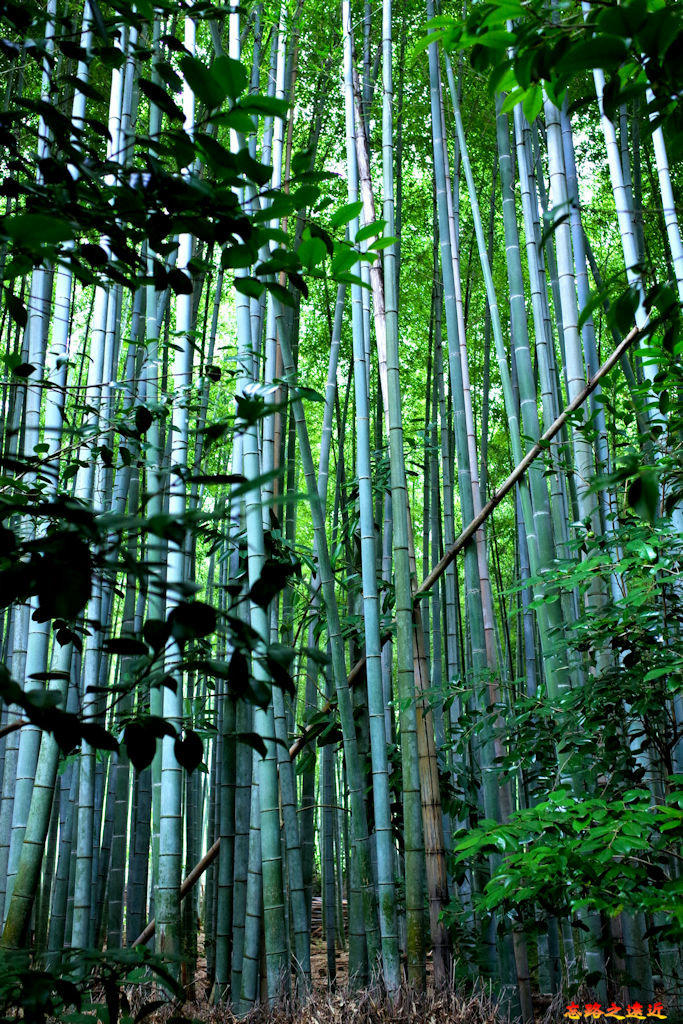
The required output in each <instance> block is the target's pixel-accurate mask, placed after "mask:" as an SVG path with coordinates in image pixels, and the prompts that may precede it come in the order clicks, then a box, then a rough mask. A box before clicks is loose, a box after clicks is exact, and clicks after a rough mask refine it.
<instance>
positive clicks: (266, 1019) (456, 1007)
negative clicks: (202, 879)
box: [131, 934, 566, 1024]
mask: <svg viewBox="0 0 683 1024" xmlns="http://www.w3.org/2000/svg"><path fill="white" fill-rule="evenodd" d="M199 953H200V955H199V960H198V965H197V973H196V976H195V990H194V998H192V999H188V1000H187V1001H186V1002H185V1004H184V1005H183V1006H182V1008H180V1007H178V1005H177V1004H175V1005H174V1006H170V1005H169V1006H167V1007H164V1008H163V1009H161V1010H159V1011H157V1013H155V1014H154V1017H153V1024H172V1022H173V1019H174V1018H175V1020H176V1021H177V1020H178V1018H181V1019H182V1018H184V1019H185V1020H189V1021H193V1022H195V1021H196V1022H198V1024H514V1022H509V1018H508V1015H507V1014H502V1013H501V1012H500V1010H499V1009H498V1007H497V1006H496V1001H495V999H493V998H492V997H491V996H490V995H489V994H487V993H486V992H485V991H481V992H479V993H476V994H471V993H465V992H464V991H457V990H453V989H449V990H445V991H438V992H437V991H435V990H434V988H433V986H431V985H429V982H428V987H427V991H426V992H422V993H420V992H416V991H415V990H413V989H410V988H408V987H406V988H405V989H402V991H401V993H400V995H399V997H398V999H397V1000H396V1001H395V1002H394V1003H391V1002H390V1001H389V1000H388V999H386V998H385V996H384V995H383V994H382V993H381V992H379V991H378V990H376V989H375V990H373V989H362V990H360V991H355V990H351V989H350V988H349V985H348V952H347V950H346V949H338V950H337V952H336V970H337V978H336V987H335V990H334V991H329V990H328V987H327V949H326V946H325V941H324V939H323V938H322V936H319V935H315V934H314V936H313V941H312V944H311V978H312V983H313V994H312V996H311V998H310V999H309V1000H307V1001H306V1002H305V1003H304V1004H294V1003H291V1002H284V1001H283V1002H282V1003H279V1004H277V1005H275V1006H272V1007H269V1006H266V1005H265V1004H264V1003H261V1004H259V1005H257V1006H256V1007H255V1008H254V1009H253V1010H252V1011H251V1013H249V1014H248V1016H247V1017H242V1018H240V1017H236V1016H235V1015H234V1014H233V1013H232V1012H231V1010H230V1009H228V1008H227V1007H226V1006H225V1005H224V1004H223V1005H222V1006H214V1005H212V1004H211V1002H210V1001H209V991H208V979H207V974H206V960H205V958H204V955H203V935H200V942H199ZM140 995H141V993H136V995H135V996H133V998H132V999H131V1004H134V1003H137V1001H138V999H140ZM144 1001H145V1000H144V999H140V1002H141V1003H142V1002H144ZM555 1003H556V1005H555V1004H553V1005H549V1004H550V1000H549V998H544V997H540V998H539V999H538V1000H537V1001H535V1005H534V1011H535V1013H534V1016H535V1021H536V1024H558V1022H559V1021H561V1020H562V1013H563V1010H564V1009H565V1008H566V1007H565V1004H564V1003H562V1004H561V1005H560V1002H559V1001H557V1000H556V1001H555ZM131 1009H132V1010H133V1012H134V1013H135V1011H136V1009H137V1006H135V1005H131ZM148 1019H150V1018H148Z"/></svg>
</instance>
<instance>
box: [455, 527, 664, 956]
mask: <svg viewBox="0 0 683 1024" xmlns="http://www.w3.org/2000/svg"><path fill="white" fill-rule="evenodd" d="M636 512H637V509H636ZM622 522H623V525H621V526H620V527H619V528H618V529H617V530H616V533H615V535H614V536H613V537H612V538H611V539H610V540H608V539H607V538H606V537H598V538H595V537H593V538H591V537H583V538H582V546H583V548H584V553H583V557H582V558H580V559H579V560H577V559H576V558H571V559H567V560H566V561H558V562H557V563H555V564H554V565H553V566H552V567H551V569H549V570H547V571H546V574H545V575H547V576H548V577H550V578H552V581H553V591H552V592H550V593H549V592H548V591H546V596H545V597H543V598H540V599H538V600H537V602H536V603H537V604H541V603H542V602H543V601H547V600H558V599H559V595H560V594H561V593H562V592H563V591H564V592H566V593H571V592H572V591H576V592H577V594H578V599H579V602H580V603H581V605H582V606H583V607H584V612H583V614H582V615H581V616H580V617H579V618H578V619H577V620H576V621H575V622H573V623H571V624H568V629H567V633H566V636H567V637H568V639H569V643H570V647H571V649H573V651H574V652H575V654H576V656H577V657H580V658H581V659H582V661H583V665H584V666H585V670H586V674H585V678H584V681H583V685H581V686H578V687H576V688H574V689H570V690H567V691H566V692H565V693H563V694H562V695H561V696H560V697H559V698H557V699H556V700H551V699H550V698H549V697H548V696H547V695H546V694H545V693H539V694H538V695H537V696H535V697H531V698H529V697H522V696H518V697H517V698H516V699H515V702H514V706H513V707H512V708H506V707H504V706H496V707H490V708H489V709H488V715H481V714H478V713H476V712H474V713H471V712H470V713H468V712H465V713H463V715H461V716H460V720H459V722H458V729H457V730H456V735H458V736H460V744H459V747H458V748H457V752H458V753H459V754H460V758H456V759H457V760H464V758H463V756H462V755H463V752H464V751H466V749H467V745H468V743H469V738H470V736H471V735H472V734H477V733H482V732H484V731H485V730H486V729H489V730H491V729H494V728H498V729H499V730H500V734H501V738H502V739H503V743H504V748H505V751H506V752H505V755H504V756H503V758H502V761H499V764H498V770H499V772H500V774H501V778H505V779H507V780H508V781H510V780H514V779H515V778H516V777H518V773H519V772H520V770H521V771H522V773H523V778H524V780H525V783H526V785H525V790H524V796H523V807H522V809H521V810H519V811H517V812H515V813H514V814H512V816H511V817H510V818H509V820H508V821H507V822H505V823H503V824H499V823H496V822H493V821H487V820H481V819H480V817H479V812H478V801H477V780H476V778H475V780H474V783H475V785H474V787H472V786H471V780H468V779H467V776H466V774H463V773H462V772H461V783H460V788H459V792H458V793H457V795H456V800H455V801H454V802H453V805H452V809H453V811H454V812H455V813H456V814H457V815H458V817H459V818H460V820H462V819H463V818H464V817H465V816H467V817H469V820H470V823H471V827H470V828H469V829H467V830H461V831H460V833H459V834H457V835H456V836H454V857H453V864H454V871H455V874H456V877H462V875H463V871H464V868H465V866H466V865H469V866H472V867H476V868H477V870H479V871H484V872H485V873H486V874H488V869H489V867H490V865H491V864H492V863H493V861H492V860H491V858H492V856H493V857H494V858H495V865H496V866H495V867H494V868H492V870H491V874H490V878H489V879H488V881H487V882H486V884H485V885H484V887H483V888H482V890H481V891H480V892H479V893H478V895H477V896H476V897H475V906H476V908H477V910H478V912H479V913H481V914H484V915H486V914H490V913H493V912H497V913H500V914H503V915H505V914H512V915H513V916H514V917H515V918H517V919H518V920H519V921H520V922H521V923H522V924H523V925H524V926H525V927H529V928H533V927H535V924H534V920H535V918H534V910H533V907H534V905H537V906H540V907H541V908H542V909H543V911H544V912H545V913H546V914H548V915H557V916H558V917H562V916H566V915H569V916H570V917H572V918H573V921H574V923H575V924H577V921H578V918H577V916H576V915H577V914H579V912H580V911H581V910H582V909H583V908H586V909H587V910H589V911H594V912H604V913H605V914H607V915H609V916H615V915H617V914H618V913H620V912H621V911H622V910H625V911H627V912H629V913H637V912H642V913H644V914H646V915H659V916H658V917H657V922H658V923H657V927H656V928H654V927H653V928H652V929H651V931H650V934H651V935H652V936H653V940H654V941H660V940H662V941H663V940H672V941H674V942H680V941H681V939H683V912H682V910H681V905H682V904H681V880H680V878H679V877H678V872H677V870H676V867H675V865H676V862H677V860H678V856H679V850H680V843H681V839H682V838H683V777H682V776H680V775H677V774H675V764H674V760H673V753H674V749H675V747H676V745H677V744H678V743H680V736H679V735H678V733H677V731H676V730H677V727H676V723H675V721H674V717H673V706H672V699H673V697H674V696H675V695H677V694H680V692H681V690H682V689H683V640H682V638H681V630H680V626H681V618H680V607H679V601H678V596H677V595H678V594H679V592H680V585H681V576H680V573H681V564H682V558H683V540H682V538H681V537H680V535H679V534H678V533H677V532H676V531H675V530H673V528H672V526H671V524H670V523H669V522H668V521H666V520H664V521H662V520H658V521H657V522H656V523H654V524H653V523H650V522H649V516H646V517H644V521H643V519H641V518H639V517H638V516H637V515H636V514H634V513H633V512H632V511H630V510H629V509H628V508H626V509H624V511H623V512H622ZM609 573H613V574H614V577H615V579H616V580H617V581H618V585H619V587H620V590H621V597H614V598H613V599H612V600H611V601H608V602H605V603H603V604H601V605H600V606H599V607H597V608H592V609H591V610H588V608H586V606H585V605H584V601H585V598H586V595H587V594H588V592H589V590H590V588H591V585H592V583H593V582H594V580H595V578H596V576H599V577H602V578H603V579H604V578H605V577H606V576H607V575H608V574H609ZM544 578H545V576H544ZM534 582H535V581H533V580H532V581H531V585H533V583H534ZM463 772H464V770H463ZM570 775H571V776H572V778H573V780H574V782H573V786H570V785H569V784H568V783H567V779H568V778H569V776H570ZM468 781H470V786H468V785H467V783H468ZM460 917H461V910H460V909H459V908H458V907H456V906H455V905H452V907H451V912H450V914H449V916H448V919H449V921H450V923H451V925H453V927H456V926H458V927H461V926H460V924H459V922H460ZM648 920H651V918H650V917H649V916H648ZM579 926H580V922H579Z"/></svg>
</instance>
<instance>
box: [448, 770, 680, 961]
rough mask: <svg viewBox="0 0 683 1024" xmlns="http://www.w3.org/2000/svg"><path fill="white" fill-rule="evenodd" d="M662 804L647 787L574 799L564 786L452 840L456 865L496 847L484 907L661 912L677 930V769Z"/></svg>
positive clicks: (668, 935) (522, 912)
mask: <svg viewBox="0 0 683 1024" xmlns="http://www.w3.org/2000/svg"><path fill="white" fill-rule="evenodd" d="M669 781H670V783H671V785H672V787H673V788H672V790H671V792H669V793H667V794H666V796H665V798H664V800H663V801H662V802H660V803H656V802H653V798H652V795H651V793H650V792H649V791H648V790H647V789H631V790H627V791H626V792H625V793H624V795H623V798H622V799H619V800H613V799H605V798H604V797H603V796H600V797H593V798H589V799H580V798H578V797H577V796H575V795H574V794H573V793H572V792H571V790H570V789H568V788H567V787H560V788H559V789H557V790H555V791H554V792H552V793H550V794H549V795H548V798H547V799H546V800H543V801H541V802H540V803H537V804H535V805H534V806H533V807H529V808H527V809H525V810H522V811H518V812H516V813H515V814H514V815H512V817H511V818H510V820H509V821H508V822H506V823H505V824H503V825H500V824H497V823H496V822H492V821H486V820H485V821H482V822H480V823H479V825H478V826H477V827H476V828H473V829H470V830H469V831H468V832H467V833H466V835H461V836H460V837H459V838H458V841H457V843H456V845H455V853H454V862H455V865H456V870H457V866H458V865H460V864H463V863H466V862H468V861H470V860H471V859H472V858H481V857H484V858H486V857H488V856H490V855H491V854H498V855H502V862H501V866H500V867H499V868H497V869H496V870H495V871H494V872H493V874H492V876H491V878H490V880H489V881H488V882H487V884H486V886H485V888H484V890H483V892H482V893H481V894H480V895H479V897H478V899H477V906H478V908H479V909H480V911H485V912H488V913H491V912H493V911H499V912H502V913H507V912H509V911H512V912H513V913H514V915H515V916H516V917H519V918H520V919H523V918H524V917H525V916H527V917H531V918H532V919H533V907H534V904H536V905H538V906H540V907H541V908H542V909H543V911H544V912H545V913H546V914H549V915H557V916H566V915H567V914H569V915H570V916H572V917H573V916H574V915H576V914H577V913H578V912H579V911H580V910H581V909H582V908H587V909H588V910H591V911H604V912H606V913H607V914H608V915H610V916H612V917H613V916H616V915H617V914H619V913H621V911H622V910H627V911H629V912H631V913H635V912H637V911H642V912H644V913H646V914H658V915H662V916H663V917H664V918H665V919H666V924H662V925H660V926H658V927H657V929H656V934H657V935H658V937H659V938H661V939H670V940H672V941H674V942H680V941H681V939H682V938H683V901H682V900H681V892H682V891H683V881H682V880H681V879H680V878H679V877H677V876H676V874H675V872H674V871H673V869H672V867H671V863H672V858H675V857H677V855H678V854H677V851H678V850H679V849H680V844H681V840H682V839H683V777H681V776H673V777H671V779H670V780H669Z"/></svg>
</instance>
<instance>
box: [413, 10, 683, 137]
mask: <svg viewBox="0 0 683 1024" xmlns="http://www.w3.org/2000/svg"><path fill="white" fill-rule="evenodd" d="M560 12H561V17H556V16H555V15H556V13H557V14H559V13H560ZM429 27H430V28H432V29H433V30H434V32H433V33H432V34H431V35H430V36H429V37H427V39H425V40H423V41H422V42H421V43H420V46H421V47H423V46H425V45H427V44H428V43H430V42H433V41H434V40H436V39H438V40H441V41H442V42H443V43H444V45H445V46H446V47H447V48H449V49H455V50H457V49H467V50H469V52H470V62H471V64H472V67H473V68H474V69H475V70H477V71H481V72H486V73H487V74H488V83H489V89H490V91H491V92H492V93H493V92H495V91H505V92H508V93H509V96H508V98H507V100H506V105H505V106H504V110H509V109H511V107H512V106H514V104H516V103H522V104H523V106H524V113H525V115H526V116H527V117H528V119H529V120H533V119H534V117H536V115H537V114H538V113H539V111H540V109H541V102H542V94H541V89H542V88H544V89H545V90H546V92H547V94H548V96H549V97H550V98H551V99H552V100H553V101H554V102H556V103H557V105H558V106H560V105H561V104H562V100H563V98H564V96H565V95H566V94H567V90H568V89H569V88H570V87H572V86H574V85H575V82H576V79H577V76H580V75H582V74H584V73H585V72H587V71H592V70H593V68H602V69H603V70H604V71H605V73H606V77H607V82H606V87H605V94H604V106H605V113H606V114H607V115H608V117H610V118H614V117H615V116H618V110H619V107H620V106H621V105H622V104H623V103H626V102H628V101H631V100H633V99H634V98H635V97H639V98H640V97H642V98H643V99H645V94H646V91H647V89H648V88H650V89H652V91H653V94H654V98H653V100H652V101H651V102H650V103H648V113H650V114H651V115H653V121H652V123H651V125H650V128H649V130H650V131H652V130H653V129H654V127H656V126H658V125H661V124H667V125H668V127H669V129H670V135H671V142H672V146H673V147H674V150H675V152H676V154H678V153H680V147H681V124H682V122H681V116H682V115H681V110H680V104H679V102H678V97H679V96H680V93H681V89H682V88H683V77H682V71H681V68H682V64H681V52H682V48H683V15H682V14H681V11H680V8H679V7H677V6H676V5H671V4H666V3H664V0H628V2H626V3H622V4H612V3H610V4H591V5H590V8H589V10H588V13H587V14H586V15H584V12H583V10H582V8H581V5H579V4H570V3H560V4H557V5H555V6H554V8H553V9H552V11H551V10H550V8H549V7H548V5H547V4H546V3H545V2H544V0H531V2H530V3H521V2H520V0H493V2H489V3H483V4H475V5H474V6H473V7H472V9H471V11H470V14H469V15H468V17H467V19H466V20H459V19H456V18H453V17H452V16H450V15H441V16H439V17H438V18H435V19H433V20H432V21H431V22H430V24H429ZM574 98H576V97H574ZM583 102H589V100H586V101H583V100H581V99H579V103H583Z"/></svg>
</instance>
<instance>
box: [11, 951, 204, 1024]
mask: <svg viewBox="0 0 683 1024" xmlns="http://www.w3.org/2000/svg"><path fill="white" fill-rule="evenodd" d="M0 956H1V958H2V959H1V962H0V966H1V969H0V1022H1V1024H10V1022H12V1021H24V1022H25V1024H46V1022H47V1021H48V1020H58V1021H61V1022H63V1024H91V1022H92V1024H141V1022H142V1021H143V1020H146V1019H147V1018H149V1017H150V1016H151V1015H152V1014H154V1013H157V1012H158V1011H159V1010H161V1009H162V1008H165V1007H168V1006H175V1007H176V1008H178V1007H181V1006H182V1004H183V1002H184V1000H185V993H184V991H183V989H182V987H181V986H180V985H179V984H178V982H177V981H176V980H175V979H174V978H173V975H172V972H171V971H170V970H169V957H168V954H167V955H165V956H164V957H161V956H157V955H156V954H154V953H153V952H151V951H150V950H149V949H147V948H146V947H144V946H138V947H136V948H135V949H119V950H108V951H107V952H106V953H102V952H101V951H100V950H98V949H67V950H65V951H64V953H63V958H62V963H61V966H60V967H59V968H58V969H49V968H46V967H45V966H44V965H43V964H42V963H41V962H39V961H37V960H35V959H34V958H33V957H32V956H31V955H30V954H29V953H27V952H24V951H9V950H3V951H2V954H0ZM155 981H156V982H159V983H161V985H163V986H164V988H165V989H166V991H167V992H168V993H169V994H168V995H167V996H166V997H165V998H163V999H153V1000H150V1001H148V1002H146V1003H144V1004H143V1005H142V1006H141V1008H140V1009H139V1010H137V1011H135V1010H133V1009H132V1008H131V1002H130V1000H131V996H132V992H131V989H133V990H135V989H139V990H145V989H147V988H148V987H149V986H150V985H151V984H152V983H153V982H155ZM174 1019H175V1020H177V1021H184V1020H185V1018H184V1017H183V1016H182V1015H181V1016H175V1017H174Z"/></svg>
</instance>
